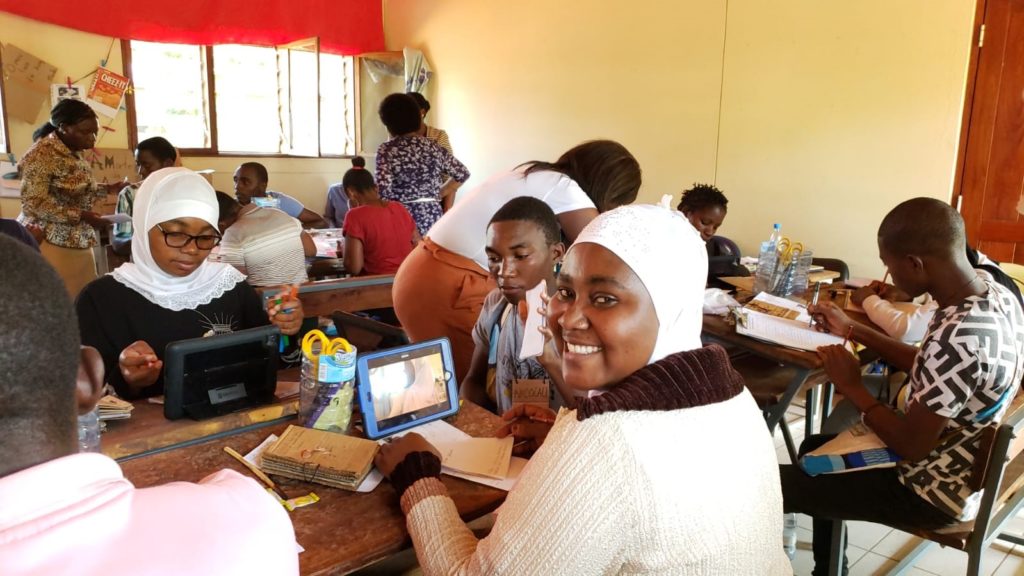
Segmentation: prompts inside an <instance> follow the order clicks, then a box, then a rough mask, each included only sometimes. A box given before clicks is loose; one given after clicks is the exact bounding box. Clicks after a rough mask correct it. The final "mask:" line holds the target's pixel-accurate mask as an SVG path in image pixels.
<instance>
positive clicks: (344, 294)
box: [258, 274, 395, 317]
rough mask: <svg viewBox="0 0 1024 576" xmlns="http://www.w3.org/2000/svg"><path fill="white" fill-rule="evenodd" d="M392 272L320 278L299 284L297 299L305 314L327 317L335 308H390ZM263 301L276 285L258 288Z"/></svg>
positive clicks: (343, 310)
mask: <svg viewBox="0 0 1024 576" xmlns="http://www.w3.org/2000/svg"><path fill="white" fill-rule="evenodd" d="M394 282H395V276H394V275H393V274H387V275H381V276H356V277H354V278H341V279H336V280H320V281H317V282H306V283H305V284H300V285H299V300H301V301H302V310H303V312H304V313H305V315H306V317H313V316H330V315H331V314H333V313H334V312H336V311H342V312H358V311H360V310H370V309H373V308H391V307H392V300H391V287H392V285H393V284H394ZM258 291H259V293H260V295H261V296H262V297H263V300H264V302H266V301H267V300H269V299H270V298H271V297H273V296H274V295H276V294H277V293H278V291H279V289H278V288H276V287H268V288H259V289H258Z"/></svg>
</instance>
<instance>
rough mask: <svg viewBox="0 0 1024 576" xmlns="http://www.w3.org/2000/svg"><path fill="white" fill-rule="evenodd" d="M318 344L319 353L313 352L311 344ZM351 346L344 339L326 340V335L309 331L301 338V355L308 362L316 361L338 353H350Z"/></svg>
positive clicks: (318, 331) (317, 331) (316, 331)
mask: <svg viewBox="0 0 1024 576" xmlns="http://www.w3.org/2000/svg"><path fill="white" fill-rule="evenodd" d="M317 342H319V343H320V352H319V354H316V353H314V352H313V344H315V343H317ZM351 351H352V345H351V344H349V343H348V340H345V339H344V338H333V339H329V338H327V335H326V334H324V333H323V332H321V331H320V330H310V331H309V332H307V333H306V335H305V336H304V337H303V338H302V353H303V354H304V355H305V356H306V358H309V359H310V360H317V359H318V358H319V357H320V356H334V355H335V354H337V353H338V352H351Z"/></svg>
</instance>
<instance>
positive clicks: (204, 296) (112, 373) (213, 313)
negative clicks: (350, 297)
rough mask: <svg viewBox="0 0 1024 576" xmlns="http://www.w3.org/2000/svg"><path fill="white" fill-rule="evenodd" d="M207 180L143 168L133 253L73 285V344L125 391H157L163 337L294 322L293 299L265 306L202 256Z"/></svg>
mask: <svg viewBox="0 0 1024 576" xmlns="http://www.w3.org/2000/svg"><path fill="white" fill-rule="evenodd" d="M219 213H220V210H219V207H218V205H217V197H216V194H215V192H214V190H213V187H212V186H210V184H209V183H207V182H206V180H205V179H203V178H202V177H200V176H199V175H198V174H196V173H194V172H192V171H191V170H188V169H186V168H164V169H161V170H157V171H156V172H153V173H152V174H150V175H149V177H148V178H146V180H145V181H144V182H143V183H142V186H141V187H140V188H139V191H138V193H137V194H136V196H135V206H134V211H133V214H132V226H133V228H134V229H135V231H136V233H135V238H134V240H133V244H134V247H133V250H132V262H131V263H128V264H123V265H121V266H119V267H118V268H117V269H115V270H114V271H113V272H112V273H111V274H109V275H107V276H104V277H103V278H100V279H98V280H95V281H94V282H92V283H90V284H89V285H88V286H86V287H85V289H84V290H82V293H81V294H80V295H79V296H78V300H77V302H76V308H77V312H78V322H79V330H80V331H81V335H82V343H83V344H85V345H88V346H93V347H95V348H96V349H97V350H99V351H100V354H101V355H102V356H103V363H104V365H105V367H106V373H107V379H108V381H109V382H110V383H111V384H112V385H113V386H114V388H115V389H116V390H117V392H118V393H119V394H120V395H121V396H122V397H125V398H135V397H142V396H153V395H156V394H162V393H163V379H162V375H161V374H162V370H161V369H162V367H163V362H162V357H163V354H164V348H165V347H166V346H167V344H168V343H170V342H174V341H176V340H184V339H188V338H198V337H200V336H208V335H212V334H220V333H226V332H233V331H235V330H242V329H245V328H255V327H257V326H265V325H267V324H269V323H271V322H273V323H274V324H276V325H277V326H279V327H280V328H281V332H283V333H284V334H295V333H296V332H298V330H299V327H300V325H301V323H302V306H301V303H300V302H298V301H294V302H291V301H289V302H287V305H286V306H281V305H275V306H272V307H270V308H269V309H264V307H263V303H262V302H261V300H260V297H259V295H257V294H256V292H255V290H254V289H253V288H252V287H251V286H249V284H247V283H246V282H245V281H244V280H245V276H244V275H243V274H242V273H241V272H238V271H237V270H236V269H235V268H233V267H232V266H229V265H227V264H221V263H217V262H210V261H208V260H207V257H208V256H209V255H210V250H211V249H212V248H213V247H214V246H216V245H217V244H218V243H219V242H220V234H219V233H218V231H217V219H218V216H219Z"/></svg>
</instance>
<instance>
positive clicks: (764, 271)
mask: <svg viewBox="0 0 1024 576" xmlns="http://www.w3.org/2000/svg"><path fill="white" fill-rule="evenodd" d="M780 240H782V224H779V223H775V224H773V225H772V235H771V236H769V237H768V240H766V241H764V242H761V251H760V252H759V253H758V255H757V273H756V274H755V276H754V294H757V293H760V292H770V291H771V289H772V285H771V284H772V276H773V275H774V273H775V268H776V266H777V265H778V258H779V253H778V247H779V241H780Z"/></svg>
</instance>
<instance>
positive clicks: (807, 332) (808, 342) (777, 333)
mask: <svg viewBox="0 0 1024 576" xmlns="http://www.w3.org/2000/svg"><path fill="white" fill-rule="evenodd" d="M746 317H747V320H746V326H742V325H740V324H737V325H736V333H737V334H743V335H744V336H750V337H751V338H757V339H758V340H764V341H766V342H772V343H775V344H781V345H782V346H787V347H789V348H796V349H798V350H807V351H809V352H814V351H815V350H817V349H818V348H819V347H821V346H828V345H830V344H842V343H843V339H842V338H839V337H838V336H835V335H833V334H827V333H825V332H818V331H817V330H815V329H814V328H810V327H808V326H807V321H806V320H804V321H802V322H801V321H796V320H786V319H785V318H776V317H774V316H769V315H767V314H761V313H760V312H754V311H752V310H751V311H748V312H747V313H746ZM848 346H849V344H848Z"/></svg>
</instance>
